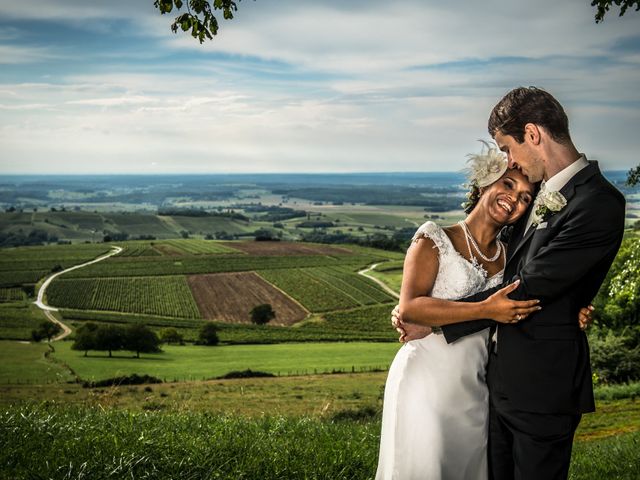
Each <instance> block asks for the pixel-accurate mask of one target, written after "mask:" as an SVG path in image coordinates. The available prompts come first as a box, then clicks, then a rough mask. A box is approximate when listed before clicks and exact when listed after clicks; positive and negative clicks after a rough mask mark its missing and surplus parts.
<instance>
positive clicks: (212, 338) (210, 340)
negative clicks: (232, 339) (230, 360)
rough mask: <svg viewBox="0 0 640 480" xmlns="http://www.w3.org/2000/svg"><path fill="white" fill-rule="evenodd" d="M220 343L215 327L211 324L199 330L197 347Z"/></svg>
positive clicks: (206, 324)
mask: <svg viewBox="0 0 640 480" xmlns="http://www.w3.org/2000/svg"><path fill="white" fill-rule="evenodd" d="M219 342H220V339H219V338H218V330H217V328H216V326H215V325H214V324H213V323H211V322H207V323H205V324H204V325H203V326H202V327H201V328H200V332H199V334H198V344H199V345H210V346H213V345H217V344H218V343H219Z"/></svg>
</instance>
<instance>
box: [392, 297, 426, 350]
mask: <svg viewBox="0 0 640 480" xmlns="http://www.w3.org/2000/svg"><path fill="white" fill-rule="evenodd" d="M391 324H392V325H393V327H394V328H395V329H396V331H397V332H398V333H399V334H400V338H398V341H400V342H402V343H406V342H408V341H410V340H417V339H419V338H424V337H426V336H427V335H429V334H430V333H431V327H427V326H426V325H415V324H413V323H404V322H403V321H402V318H401V317H400V305H396V306H395V308H394V309H393V311H392V312H391Z"/></svg>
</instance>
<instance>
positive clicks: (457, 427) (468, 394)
mask: <svg viewBox="0 0 640 480" xmlns="http://www.w3.org/2000/svg"><path fill="white" fill-rule="evenodd" d="M420 237H427V238H430V239H431V240H433V242H434V243H435V245H436V248H438V250H439V253H438V258H439V262H440V266H439V268H438V276H437V277H436V280H435V283H434V285H433V289H432V292H431V295H432V296H433V297H437V298H445V299H448V300H456V299H459V298H463V297H465V296H468V295H471V294H474V293H477V292H479V291H482V290H485V289H487V288H489V287H492V286H496V285H498V284H500V283H501V282H502V272H500V273H498V274H496V275H494V276H492V277H491V278H487V272H486V271H485V270H484V269H483V268H482V266H481V265H479V264H474V263H471V262H469V261H468V260H466V259H465V258H464V257H462V256H461V255H460V254H459V253H458V252H457V251H456V250H455V249H454V248H453V244H452V243H451V241H450V240H449V237H447V235H446V233H445V232H444V231H443V230H442V229H441V228H440V227H439V226H437V225H436V224H435V223H433V222H426V223H425V224H423V225H422V226H421V227H420V228H419V229H418V231H417V232H416V234H415V235H414V237H413V239H414V241H415V240H416V239H418V238H420ZM488 342H489V329H485V330H483V331H480V332H477V333H475V334H473V335H468V336H466V337H464V338H461V339H460V340H457V341H456V342H454V343H452V344H447V342H446V340H445V339H444V336H443V335H442V334H441V333H432V334H431V335H428V336H426V337H424V338H421V339H418V340H412V341H410V342H407V343H406V344H405V345H403V346H402V347H401V348H400V350H399V351H398V353H397V354H396V357H395V359H394V360H393V363H392V364H391V367H390V369H389V375H388V377H387V383H386V386H385V392H384V408H383V414H382V435H381V439H380V456H379V460H378V470H377V474H376V480H391V479H393V480H417V479H420V480H440V479H442V480H484V479H486V478H487V477H488V466H487V438H488V417H489V398H488V390H487V385H486V381H485V373H486V365H487V360H488V351H489V350H488Z"/></svg>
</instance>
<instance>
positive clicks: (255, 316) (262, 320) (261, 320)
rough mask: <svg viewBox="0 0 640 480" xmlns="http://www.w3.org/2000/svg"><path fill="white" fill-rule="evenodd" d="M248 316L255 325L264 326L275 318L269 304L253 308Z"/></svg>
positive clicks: (274, 313)
mask: <svg viewBox="0 0 640 480" xmlns="http://www.w3.org/2000/svg"><path fill="white" fill-rule="evenodd" d="M250 315H251V321H252V322H253V323H255V324H256V325H264V324H266V323H269V321H270V320H273V319H274V318H276V312H274V311H273V308H272V307H271V305H270V304H269V303H263V304H262V305H257V306H255V307H253V308H252V309H251V312H250Z"/></svg>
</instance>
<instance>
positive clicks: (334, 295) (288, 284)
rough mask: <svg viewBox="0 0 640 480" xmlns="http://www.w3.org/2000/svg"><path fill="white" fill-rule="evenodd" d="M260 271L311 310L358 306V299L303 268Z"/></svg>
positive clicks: (263, 275) (269, 280)
mask: <svg viewBox="0 0 640 480" xmlns="http://www.w3.org/2000/svg"><path fill="white" fill-rule="evenodd" d="M258 273H259V274H260V276H261V277H263V278H264V279H265V280H267V281H268V282H271V283H273V284H274V285H275V286H276V287H278V288H279V289H281V290H284V291H285V292H287V294H288V295H290V296H292V297H293V298H295V299H296V300H297V301H298V302H300V303H301V304H302V305H303V306H304V307H305V308H306V309H307V310H309V311H311V312H326V311H329V310H340V309H345V308H353V307H357V306H358V303H357V301H356V300H354V299H353V298H352V297H349V296H347V295H345V294H343V293H342V292H341V291H340V290H336V289H334V288H332V287H331V286H330V285H327V284H326V283H325V282H322V281H321V280H318V279H315V278H313V276H311V275H309V274H307V273H305V272H303V271H302V270H294V269H286V270H285V269H279V270H261V271H259V272H258Z"/></svg>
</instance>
